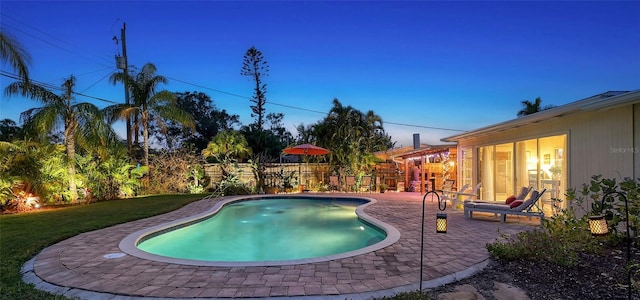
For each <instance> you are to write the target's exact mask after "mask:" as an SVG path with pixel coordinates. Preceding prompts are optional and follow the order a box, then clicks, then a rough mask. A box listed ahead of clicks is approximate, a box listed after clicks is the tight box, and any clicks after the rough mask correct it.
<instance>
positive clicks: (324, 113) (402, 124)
mask: <svg viewBox="0 0 640 300" xmlns="http://www.w3.org/2000/svg"><path fill="white" fill-rule="evenodd" d="M2 15H3V16H6V17H8V18H10V19H12V20H15V21H16V22H18V23H20V24H23V25H25V26H27V27H29V28H31V29H33V30H35V31H37V32H40V33H42V34H45V35H47V36H49V37H51V38H53V39H55V40H57V41H60V42H63V43H66V42H64V41H63V40H61V39H59V38H56V37H55V36H53V35H51V34H48V33H46V32H44V31H42V30H39V29H37V28H35V27H33V26H31V25H28V24H26V23H24V22H22V21H20V20H18V19H16V18H14V17H12V16H9V15H7V14H5V13H4V12H2ZM3 26H9V27H11V28H14V30H16V31H19V32H22V33H24V34H27V35H29V36H31V37H33V38H36V39H38V40H41V41H43V42H45V43H47V44H49V45H51V46H54V47H56V48H58V49H61V50H65V51H69V52H71V51H72V50H69V49H66V48H63V47H61V46H58V45H55V44H53V43H51V42H49V41H46V40H44V39H42V38H40V37H37V36H34V35H32V34H30V33H27V32H25V31H23V30H20V29H18V28H15V27H14V26H10V25H3ZM96 57H99V56H96ZM85 58H87V57H85ZM100 58H101V59H105V58H103V57H100ZM90 60H92V59H90ZM105 60H106V59H105ZM92 61H93V62H96V61H95V60H92ZM96 63H98V64H101V65H105V64H103V63H100V62H96ZM111 73H112V72H110V73H109V74H107V75H105V76H104V77H102V78H101V79H100V80H98V81H97V82H96V83H94V84H92V85H90V86H89V87H88V88H86V89H85V90H83V91H82V92H85V91H87V90H88V89H90V88H91V87H93V86H95V85H96V84H98V83H99V82H100V81H102V80H104V78H106V77H107V76H108V75H110V74H111ZM3 75H4V74H3ZM4 76H6V75H4ZM165 77H166V78H167V79H170V80H173V81H177V82H180V83H184V84H188V85H191V86H195V87H199V88H203V89H206V90H210V91H213V92H216V93H220V94H225V95H229V96H233V97H237V98H242V99H249V100H251V99H252V98H251V97H247V96H243V95H239V94H235V93H231V92H226V91H223V90H219V89H215V88H211V87H207V86H203V85H199V84H194V83H191V82H187V81H184V80H180V79H176V78H172V77H168V76H165ZM56 89H58V90H59V89H60V88H58V87H56ZM75 94H77V95H81V96H84V97H88V98H92V99H96V100H100V101H104V102H108V103H118V102H114V101H111V100H107V99H103V98H99V97H94V96H89V95H84V94H81V93H75ZM267 104H272V105H275V106H280V107H286V108H289V109H294V110H300V111H306V112H312V113H317V114H321V115H326V114H327V112H321V111H317V110H312V109H308V108H302V107H298V106H293V105H288V104H282V103H277V102H273V101H268V102H267ZM384 123H385V124H390V125H398V126H406V127H415V128H426V129H434V130H446V131H457V132H465V131H466V130H460V129H452V128H443V127H434V126H426V125H415V124H405V123H396V122H387V121H385V122H384Z"/></svg>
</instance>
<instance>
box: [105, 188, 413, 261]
mask: <svg viewBox="0 0 640 300" xmlns="http://www.w3.org/2000/svg"><path fill="white" fill-rule="evenodd" d="M269 198H323V199H324V198H327V195H326V194H322V195H318V194H304V195H302V194H293V195H291V194H287V195H243V196H232V197H229V198H227V199H224V200H222V201H218V202H216V204H215V205H214V206H213V207H212V208H211V209H209V210H207V211H205V212H202V213H199V214H196V215H193V216H189V217H186V218H182V219H178V220H174V221H169V222H167V223H163V224H159V225H156V226H153V227H150V228H144V229H141V230H138V231H136V232H134V233H132V234H130V235H128V236H127V237H125V238H124V239H123V240H122V241H121V242H120V244H119V245H118V246H119V248H120V250H122V252H124V253H125V254H129V255H131V256H135V257H138V258H141V259H148V260H152V261H159V262H165V263H172V264H181V265H190V266H210V267H263V266H264V267H270V266H287V265H298V264H311V263H317V262H324V261H330V260H335V259H342V258H347V257H352V256H357V255H362V254H366V253H369V252H372V251H376V250H379V249H382V248H385V247H388V246H390V245H392V244H394V243H395V242H397V241H398V240H399V239H400V236H401V234H400V231H399V230H398V229H396V228H395V227H393V226H391V225H389V224H387V223H385V222H383V221H381V220H378V219H376V218H374V217H372V216H370V215H368V214H367V213H365V212H364V210H365V208H367V206H369V205H373V204H375V203H376V202H377V200H376V199H373V198H368V197H364V196H348V195H338V196H334V197H331V198H334V199H341V200H349V199H354V200H365V201H367V202H365V203H363V204H361V205H358V207H357V208H356V215H357V216H358V217H359V218H361V219H362V220H364V221H365V222H367V223H370V224H372V225H373V226H376V227H377V228H379V229H380V230H382V231H384V232H385V234H386V238H385V239H384V240H382V241H380V242H378V243H375V244H373V245H370V246H366V247H363V248H359V249H356V250H352V251H347V252H342V253H337V254H332V255H326V256H320V257H313V258H302V259H294V260H267V261H247V262H239V261H236V262H231V261H203V260H193V259H182V258H174V257H168V256H162V255H157V254H153V253H149V252H146V251H143V250H141V249H139V248H138V247H137V245H138V244H139V243H140V242H141V241H142V240H144V239H147V238H150V237H149V236H150V235H157V234H159V233H161V232H163V231H171V230H174V229H175V228H176V227H185V226H189V225H191V224H195V223H197V222H200V221H202V220H203V219H208V218H211V217H213V216H214V215H215V214H217V213H218V212H219V211H220V210H221V209H222V208H223V207H224V206H225V205H226V204H229V203H233V202H239V201H247V200H258V199H269ZM114 255H117V253H114Z"/></svg>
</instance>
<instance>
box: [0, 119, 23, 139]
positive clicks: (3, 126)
mask: <svg viewBox="0 0 640 300" xmlns="http://www.w3.org/2000/svg"><path fill="white" fill-rule="evenodd" d="M21 136H22V128H20V126H18V125H17V124H16V122H15V121H13V120H11V119H4V120H0V141H5V142H11V141H12V140H14V139H18V138H20V137H21Z"/></svg>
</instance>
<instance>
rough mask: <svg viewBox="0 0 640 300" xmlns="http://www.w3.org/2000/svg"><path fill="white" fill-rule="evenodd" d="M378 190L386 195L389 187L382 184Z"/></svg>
mask: <svg viewBox="0 0 640 300" xmlns="http://www.w3.org/2000/svg"><path fill="white" fill-rule="evenodd" d="M378 188H379V189H380V193H384V192H385V191H386V190H387V185H386V184H384V183H381V184H380V185H378Z"/></svg>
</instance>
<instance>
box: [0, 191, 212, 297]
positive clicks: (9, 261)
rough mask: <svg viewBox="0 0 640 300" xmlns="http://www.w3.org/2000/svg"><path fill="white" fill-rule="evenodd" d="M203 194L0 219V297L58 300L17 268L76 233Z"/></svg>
mask: <svg viewBox="0 0 640 300" xmlns="http://www.w3.org/2000/svg"><path fill="white" fill-rule="evenodd" d="M204 196H205V195H202V194H201V195H160V196H149V197H140V198H134V199H126V200H114V201H105V202H98V203H94V204H90V205H78V206H71V207H65V208H58V209H52V210H43V211H35V212H30V213H22V214H14V215H2V216H0V298H1V299H61V298H62V297H60V296H53V295H51V294H48V293H44V292H41V291H38V290H36V289H34V288H33V287H32V286H31V285H28V284H25V283H23V282H22V277H21V275H20V268H21V267H22V265H23V264H24V263H25V262H26V261H28V260H29V259H31V258H32V257H33V256H35V255H36V254H38V252H40V251H41V250H42V249H44V248H46V247H47V246H50V245H52V244H55V243H56V242H59V241H62V240H65V239H67V238H69V237H72V236H75V235H77V234H80V233H83V232H87V231H92V230H96V229H100V228H105V227H109V226H112V225H116V224H120V223H125V222H129V221H133V220H137V219H142V218H147V217H150V216H155V215H158V214H163V213H166V212H169V211H172V210H175V209H177V208H180V207H182V206H184V205H186V204H188V203H190V202H193V201H195V200H199V199H202V198H203V197H204Z"/></svg>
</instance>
